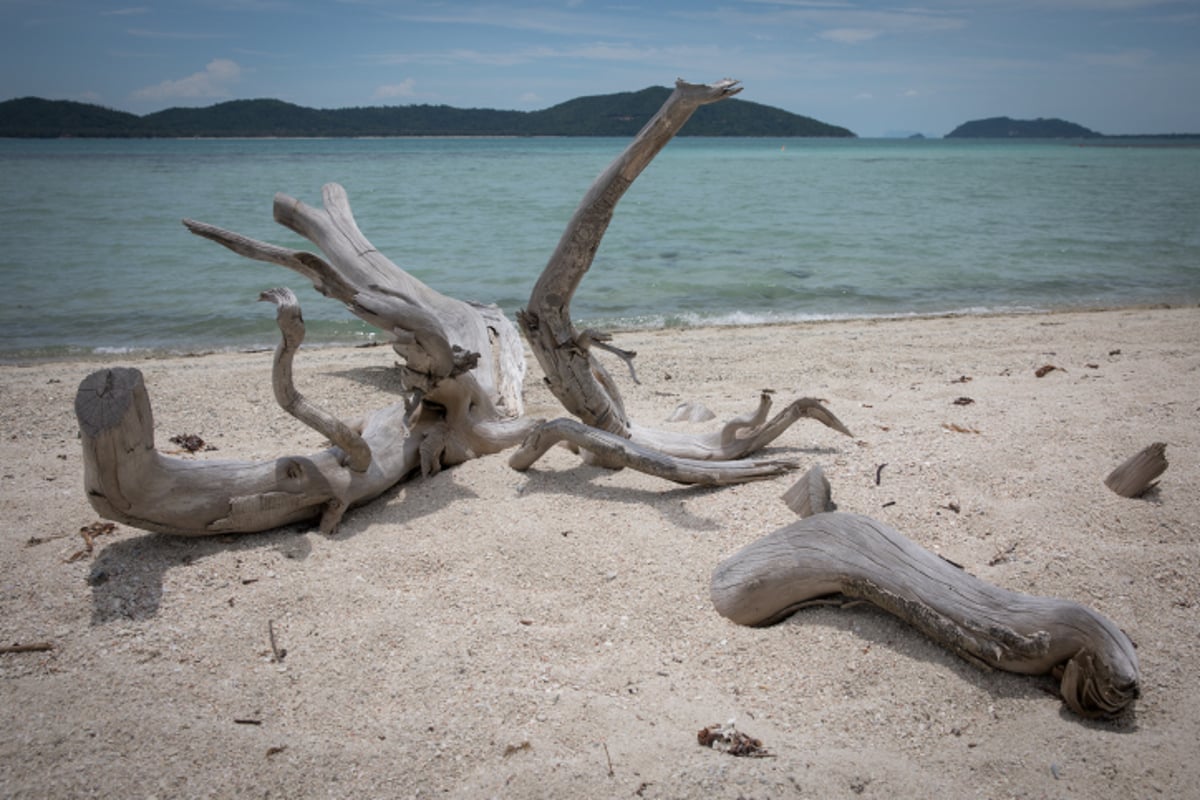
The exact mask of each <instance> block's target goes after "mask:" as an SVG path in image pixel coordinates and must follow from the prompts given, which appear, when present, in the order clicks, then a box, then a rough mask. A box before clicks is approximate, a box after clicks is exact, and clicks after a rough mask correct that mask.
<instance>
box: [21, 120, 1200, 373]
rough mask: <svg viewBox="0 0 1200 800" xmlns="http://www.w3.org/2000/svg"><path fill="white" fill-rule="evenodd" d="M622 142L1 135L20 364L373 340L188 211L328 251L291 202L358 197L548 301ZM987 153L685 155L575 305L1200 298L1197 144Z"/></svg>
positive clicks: (616, 226) (971, 308)
mask: <svg viewBox="0 0 1200 800" xmlns="http://www.w3.org/2000/svg"><path fill="white" fill-rule="evenodd" d="M626 144H627V142H626V141H625V140H619V139H553V138H551V139H305V140H295V139H272V140H70V139H64V140H36V141H23V140H0V204H2V212H0V242H3V249H2V252H0V275H2V276H3V285H4V287H5V294H6V299H5V302H3V303H0V359H3V360H14V359H25V358H30V357H67V356H72V355H81V354H87V353H95V352H125V351H130V350H142V349H149V350H165V351H186V352H195V351H202V350H213V349H244V348H255V347H266V346H273V344H274V342H275V328H274V321H273V320H274V313H273V312H274V309H273V307H271V306H269V305H268V304H265V303H259V302H257V300H256V298H257V297H258V293H259V292H260V291H261V290H263V289H265V288H268V287H271V286H280V285H287V286H291V287H292V288H293V289H295V290H296V291H297V294H298V295H299V296H300V299H301V303H302V305H303V309H304V316H305V319H306V321H307V323H308V328H309V339H308V341H309V342H310V343H357V342H362V341H365V340H368V339H370V338H372V337H373V336H374V334H373V332H372V329H370V328H369V327H368V326H366V325H365V324H364V323H360V322H359V321H358V320H357V319H356V318H354V317H353V316H352V315H351V314H349V313H348V312H347V311H346V310H345V309H344V308H343V307H342V306H341V305H340V304H338V303H336V302H334V301H331V300H328V299H326V298H324V297H321V296H320V295H318V294H317V293H316V292H315V291H313V290H312V289H311V287H309V286H308V285H307V284H306V282H305V281H304V280H303V279H302V278H301V277H300V276H299V275H296V274H294V273H291V272H290V271H288V270H285V269H283V268H280V267H275V266H272V265H268V264H262V263H259V262H255V261H249V260H246V259H243V258H239V257H238V256H235V255H234V254H232V253H230V252H228V251H226V250H225V249H224V248H221V247H219V246H218V245H216V244H213V243H212V242H208V241H206V240H203V239H200V238H198V237H195V236H192V235H191V234H189V233H187V231H186V230H185V229H184V228H183V226H182V225H181V224H180V220H181V219H182V218H184V217H191V218H195V219H199V220H202V221H205V222H210V223H213V224H215V225H219V226H222V227H225V228H228V229H231V230H234V231H238V232H240V233H244V234H246V235H249V236H253V237H255V238H259V239H263V240H266V241H269V242H274V243H277V244H281V245H285V246H289V247H296V248H303V249H313V248H312V246H311V245H310V244H309V243H308V242H306V241H304V240H302V239H300V238H299V237H297V236H295V235H294V234H292V233H290V232H289V231H287V230H285V229H284V228H282V227H280V226H278V225H276V224H275V223H274V222H273V221H272V219H271V203H272V198H273V196H274V194H275V192H277V191H283V192H286V193H288V194H291V195H293V196H295V197H298V198H300V199H302V200H305V201H306V202H309V203H313V204H318V203H319V202H320V188H321V185H322V184H324V183H326V182H337V183H341V184H342V185H343V186H345V187H346V189H347V191H348V192H349V195H350V200H351V203H352V206H353V208H354V212H355V216H356V218H357V220H358V222H359V226H360V227H361V228H362V230H363V232H364V233H365V234H366V236H367V237H368V238H369V239H371V240H372V242H373V243H374V244H375V246H376V247H377V248H378V249H379V250H381V251H382V252H383V253H384V254H385V255H387V256H388V257H389V258H391V259H392V260H393V261H394V262H396V263H397V264H398V265H400V266H402V267H404V268H405V269H407V270H409V271H410V272H412V273H413V274H415V275H416V276H418V277H420V278H421V279H422V280H424V281H425V282H426V283H428V284H430V285H431V286H433V287H434V288H436V289H438V290H439V291H442V292H443V293H446V294H451V295H454V296H457V297H460V298H463V299H474V300H481V301H487V302H495V303H498V304H499V305H500V306H501V307H502V308H504V309H505V310H506V311H507V312H508V313H509V314H510V315H512V314H513V313H514V312H516V310H517V309H519V308H520V307H521V306H522V305H523V304H524V302H525V300H526V299H527V297H528V293H529V290H530V288H531V287H532V285H533V282H534V281H535V279H536V277H537V275H538V273H539V272H540V271H541V269H542V267H543V266H544V264H545V262H546V259H547V257H548V256H549V254H550V252H551V251H552V250H553V248H554V246H555V244H556V243H557V241H558V237H559V235H560V234H561V232H562V230H563V226H564V225H565V224H566V222H567V220H568V219H569V218H570V216H571V213H572V211H573V210H574V208H575V205H576V204H577V203H578V201H579V199H580V198H581V197H582V196H583V193H584V192H585V191H586V190H587V188H588V186H589V185H590V184H591V181H592V179H593V178H594V177H595V176H596V175H597V174H598V173H599V172H600V171H601V170H602V169H603V168H604V167H605V166H606V165H607V164H608V163H609V161H611V160H612V158H613V157H614V156H616V155H617V153H619V152H620V151H621V150H622V149H623V148H624V147H625V146H626ZM1084 145H1085V143H1083V142H1063V141H1055V142H1035V141H1020V142H1011V141H978V140H970V141H963V140H870V139H866V140H843V139H838V140H823V139H817V140H812V139H693V138H678V139H676V140H674V141H673V142H671V144H670V145H668V147H667V148H666V150H664V151H663V152H662V153H661V154H660V155H659V156H658V158H657V159H656V160H655V161H654V162H653V163H652V164H651V165H650V167H649V168H648V169H647V170H646V172H645V173H643V175H642V176H641V177H640V178H639V179H638V180H637V182H636V183H635V184H634V185H633V187H632V188H631V189H630V190H629V192H628V194H626V196H625V198H624V199H623V200H622V201H621V204H620V206H619V207H618V209H617V214H616V217H615V219H614V220H613V223H612V226H611V227H610V228H609V231H608V234H607V235H606V236H605V239H604V242H603V244H602V246H601V248H600V251H599V253H598V255H597V258H596V262H595V264H594V265H593V267H592V270H591V272H590V273H589V274H588V276H587V278H586V279H585V280H584V282H583V284H582V286H581V287H580V290H579V292H578V294H577V295H576V298H575V302H574V303H573V306H572V311H573V314H574V317H575V319H576V320H577V321H579V322H581V323H585V324H587V325H589V326H593V327H609V328H635V327H658V326H685V325H704V324H719V323H731V322H736V323H743V324H745V323H750V324H753V323H765V322H776V321H785V320H806V319H821V318H838V317H860V316H880V315H882V316H893V315H910V314H942V313H982V312H989V311H1001V310H1039V309H1052V308H1076V307H1101V306H1105V307H1107V306H1124V305H1139V304H1154V303H1169V304H1194V303H1196V302H1200V147H1187V146H1152V145H1153V143H1150V142H1138V143H1137V146H1121V145H1105V146H1084Z"/></svg>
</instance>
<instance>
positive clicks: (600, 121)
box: [0, 86, 855, 138]
mask: <svg viewBox="0 0 1200 800" xmlns="http://www.w3.org/2000/svg"><path fill="white" fill-rule="evenodd" d="M670 91H671V90H670V89H667V88H666V87H661V86H652V87H649V88H647V89H643V90H641V91H639V92H621V93H618V94H608V95H597V96H592V97H580V98H576V99H574V100H568V101H567V102H565V103H560V104H559V105H556V106H552V107H550V108H547V109H543V110H541V111H498V110H492V109H477V108H472V109H461V108H453V107H451V106H445V105H437V106H433V105H411V106H371V107H357V108H341V109H314V108H305V107H304V106H298V105H293V104H291V103H285V102H283V101H281V100H233V101H230V102H226V103H218V104H216V105H213V106H208V107H206V108H169V109H166V110H164V111H158V112H155V113H153V114H147V115H145V116H137V115H136V114H130V113H128V112H124V111H116V110H113V109H110V108H105V107H103V106H98V105H91V104H88V103H77V102H73V101H69V100H44V99H42V98H38V97H23V98H18V99H14V100H8V101H5V102H3V103H0V137H8V138H63V137H91V138H102V137H103V138H134V137H137V138H197V137H213V138H217V137H226V138H231V137H237V138H244V137H337V136H345V137H351V136H380V137H382V136H621V137H630V136H633V135H635V134H636V133H637V132H638V130H640V129H641V127H642V125H644V124H645V123H646V121H647V120H649V119H650V117H651V116H653V115H654V113H655V112H656V111H658V109H659V108H660V107H661V106H662V104H663V102H664V101H665V100H666V98H667V96H668V95H669V94H670ZM683 135H687V136H745V137H751V136H821V137H853V136H854V135H855V134H854V133H853V132H852V131H850V130H847V129H846V128H842V127H839V126H836V125H829V124H826V123H824V122H820V121H818V120H815V119H812V118H811V117H805V116H801V115H799V114H792V113H790V112H787V111H783V110H782V109H778V108H773V107H771V106H765V105H761V104H759V103H753V102H750V101H748V100H739V99H733V100H730V101H728V102H724V103H715V104H713V105H706V106H702V107H701V108H699V109H698V110H697V111H696V113H695V116H693V118H692V119H691V120H690V121H689V122H688V124H687V126H686V127H685V129H684V131H683Z"/></svg>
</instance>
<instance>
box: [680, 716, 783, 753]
mask: <svg viewBox="0 0 1200 800" xmlns="http://www.w3.org/2000/svg"><path fill="white" fill-rule="evenodd" d="M696 740H697V741H698V742H699V743H700V746H701V747H709V748H712V749H713V750H719V751H721V752H722V753H728V754H729V755H731V756H742V757H745V758H774V754H773V753H771V752H770V751H768V750H767V748H765V747H763V743H762V740H760V739H755V738H754V737H753V736H748V735H747V734H744V733H742V732H741V731H739V730H737V728H736V727H735V726H734V724H733V721H732V720H730V721H729V722H727V723H725V724H724V725H709V726H708V727H707V728H701V730H700V732H699V733H698V734H696Z"/></svg>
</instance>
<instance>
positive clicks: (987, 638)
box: [710, 512, 1139, 717]
mask: <svg viewBox="0 0 1200 800" xmlns="http://www.w3.org/2000/svg"><path fill="white" fill-rule="evenodd" d="M710 595H711V598H712V602H713V605H714V606H716V609H717V611H718V612H719V613H720V614H721V615H722V616H724V617H727V618H728V619H730V620H732V621H734V622H736V623H738V624H740V625H753V626H762V625H771V624H774V623H776V622H779V621H780V620H782V619H784V618H786V617H787V616H789V615H791V614H792V613H794V612H796V611H798V610H799V609H801V608H804V607H805V606H806V605H811V604H814V603H819V602H821V600H822V598H830V597H836V596H840V597H841V598H844V599H846V600H866V601H868V602H870V603H872V604H874V605H876V606H878V607H879V608H881V609H883V610H885V611H887V612H889V613H891V614H894V615H895V616H897V617H899V618H900V619H902V620H904V621H905V622H907V623H909V624H910V625H912V626H914V627H915V628H917V629H918V630H920V631H921V632H922V633H924V634H925V635H926V636H928V637H929V638H930V639H932V640H933V641H935V642H937V643H938V644H941V645H943V646H945V647H947V648H949V649H950V650H953V651H954V652H956V653H958V654H959V655H960V656H962V657H963V658H965V659H967V660H968V661H971V662H973V663H975V664H979V665H982V666H985V667H995V668H999V669H1003V670H1007V671H1009V672H1018V673H1023V674H1030V675H1036V674H1042V673H1052V674H1053V675H1054V676H1055V677H1058V678H1060V679H1061V683H1060V691H1061V693H1062V697H1063V699H1064V700H1065V701H1066V703H1067V705H1068V706H1069V707H1070V708H1071V709H1072V710H1073V711H1075V712H1077V713H1079V714H1081V715H1083V716H1087V717H1098V716H1110V715H1113V714H1116V713H1118V712H1120V711H1121V710H1123V709H1124V708H1126V707H1127V706H1129V705H1130V704H1131V703H1132V702H1133V701H1134V700H1135V699H1136V698H1137V697H1138V692H1139V673H1138V662H1137V654H1136V652H1135V650H1134V646H1133V643H1132V642H1131V641H1130V640H1129V637H1128V636H1126V635H1125V634H1124V633H1123V632H1122V631H1121V629H1120V628H1118V627H1117V626H1116V625H1115V624H1114V623H1113V622H1111V621H1110V620H1109V619H1107V618H1106V617H1104V616H1102V615H1101V614H1099V613H1097V612H1095V611H1093V610H1092V609H1090V608H1087V607H1085V606H1082V605H1079V604H1078V603H1074V602H1071V601H1068V600H1060V599H1056V598H1049V597H1036V596H1033V595H1028V594H1021V593H1018V592H1012V591H1008V590H1006V589H1001V588H998V587H996V586H993V585H991V584H988V583H986V582H984V581H982V580H979V579H978V578H975V577H973V576H971V575H969V574H967V573H966V572H964V571H963V570H961V569H959V568H957V567H955V566H953V565H952V564H950V563H949V562H947V561H946V560H944V559H942V558H940V557H938V556H937V555H935V554H934V553H931V552H930V551H928V550H926V549H925V548H923V547H921V546H920V545H917V544H916V543H914V542H912V541H911V540H909V539H908V538H906V537H905V536H904V535H903V534H901V533H900V532H898V531H896V530H894V529H893V528H891V527H889V526H887V525H885V524H883V523H881V522H878V521H877V520H873V519H870V518H868V517H864V516H859V515H855V514H846V513H841V512H826V513H818V514H816V515H814V516H811V517H808V518H807V519H803V520H800V521H799V522H796V523H793V524H792V525H789V526H787V527H786V528H782V529H780V530H777V531H775V532H774V533H771V534H769V535H767V536H765V537H763V538H762V539H759V540H758V541H756V542H753V543H751V544H749V545H747V546H746V547H743V548H742V549H741V550H739V551H737V552H736V553H734V554H733V555H731V556H730V557H729V558H727V559H725V561H723V562H722V563H721V564H720V565H718V566H717V568H716V570H715V571H714V572H713V575H712V582H711V586H710Z"/></svg>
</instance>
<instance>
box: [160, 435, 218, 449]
mask: <svg viewBox="0 0 1200 800" xmlns="http://www.w3.org/2000/svg"><path fill="white" fill-rule="evenodd" d="M170 441H171V444H177V445H179V446H180V447H181V448H183V449H184V450H186V451H187V452H189V453H198V452H200V451H201V450H204V451H209V450H216V449H217V448H216V447H215V446H214V445H211V444H209V443H208V442H206V441H204V440H203V439H201V438H200V437H199V436H197V435H196V434H194V433H178V434H176V435H174V436H172V437H171V439H170Z"/></svg>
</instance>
